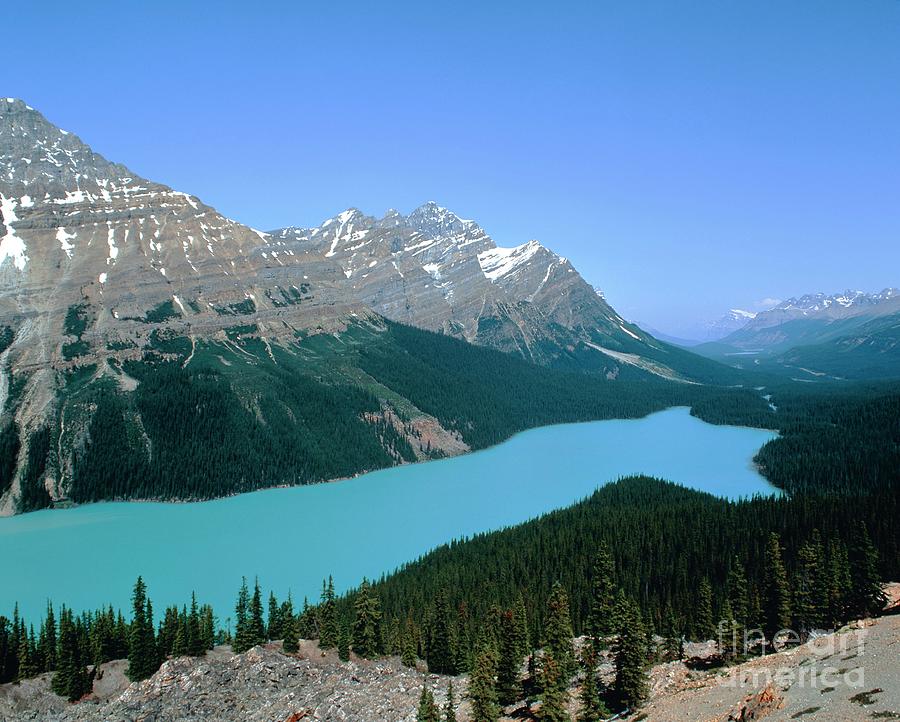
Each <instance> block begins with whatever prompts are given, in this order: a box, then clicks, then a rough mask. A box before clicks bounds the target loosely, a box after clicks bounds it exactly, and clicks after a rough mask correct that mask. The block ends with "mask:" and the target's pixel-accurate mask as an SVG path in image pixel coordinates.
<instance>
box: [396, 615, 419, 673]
mask: <svg viewBox="0 0 900 722" xmlns="http://www.w3.org/2000/svg"><path fill="white" fill-rule="evenodd" d="M417 640H418V635H417V634H416V628H415V625H414V624H413V620H412V618H407V620H406V628H405V629H404V631H403V650H402V652H401V657H400V661H401V662H402V663H403V666H404V667H415V666H416V661H417V660H418V653H417V649H418V642H417Z"/></svg>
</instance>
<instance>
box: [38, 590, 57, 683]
mask: <svg viewBox="0 0 900 722" xmlns="http://www.w3.org/2000/svg"><path fill="white" fill-rule="evenodd" d="M40 647H41V661H42V662H43V665H44V666H43V669H44V671H45V672H52V671H53V670H54V669H56V617H55V616H54V615H53V605H52V604H51V603H50V602H47V617H46V619H45V620H44V624H43V626H42V628H41V644H40Z"/></svg>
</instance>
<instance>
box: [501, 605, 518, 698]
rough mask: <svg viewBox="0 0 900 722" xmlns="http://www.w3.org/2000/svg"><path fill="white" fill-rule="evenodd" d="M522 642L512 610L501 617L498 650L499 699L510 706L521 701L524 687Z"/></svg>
mask: <svg viewBox="0 0 900 722" xmlns="http://www.w3.org/2000/svg"><path fill="white" fill-rule="evenodd" d="M520 649H521V641H520V640H519V639H518V638H517V635H516V621H515V617H514V615H513V612H512V611H511V610H508V611H506V612H503V613H502V614H501V615H500V629H499V632H498V648H497V659H498V662H497V699H498V701H499V702H500V704H501V705H504V706H505V705H508V704H512V703H513V702H515V701H516V700H517V699H519V697H520V694H521V691H522V685H521V684H520V682H519V669H520V668H521V666H522V657H521V656H520V651H519V650H520Z"/></svg>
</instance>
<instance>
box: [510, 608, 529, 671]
mask: <svg viewBox="0 0 900 722" xmlns="http://www.w3.org/2000/svg"><path fill="white" fill-rule="evenodd" d="M513 620H514V624H515V644H516V652H517V653H518V655H519V659H525V657H526V656H527V655H528V653H529V652H530V651H531V644H530V643H529V640H528V611H527V610H526V608H525V598H524V597H523V596H522V594H521V593H519V595H518V597H517V598H516V606H515V610H514V611H513Z"/></svg>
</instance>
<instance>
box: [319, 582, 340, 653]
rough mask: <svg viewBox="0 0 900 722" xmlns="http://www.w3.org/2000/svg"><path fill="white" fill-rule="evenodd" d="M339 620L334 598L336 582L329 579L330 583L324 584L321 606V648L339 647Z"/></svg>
mask: <svg viewBox="0 0 900 722" xmlns="http://www.w3.org/2000/svg"><path fill="white" fill-rule="evenodd" d="M338 634H340V629H338V618H337V605H336V602H335V596H334V580H333V579H332V578H331V577H328V583H327V584H326V583H325V582H324V581H323V582H322V602H321V604H320V605H319V647H321V648H322V649H333V648H334V647H336V646H337V642H338Z"/></svg>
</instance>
